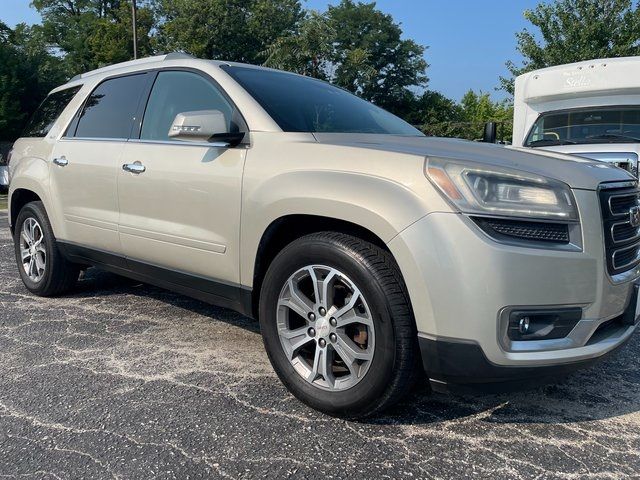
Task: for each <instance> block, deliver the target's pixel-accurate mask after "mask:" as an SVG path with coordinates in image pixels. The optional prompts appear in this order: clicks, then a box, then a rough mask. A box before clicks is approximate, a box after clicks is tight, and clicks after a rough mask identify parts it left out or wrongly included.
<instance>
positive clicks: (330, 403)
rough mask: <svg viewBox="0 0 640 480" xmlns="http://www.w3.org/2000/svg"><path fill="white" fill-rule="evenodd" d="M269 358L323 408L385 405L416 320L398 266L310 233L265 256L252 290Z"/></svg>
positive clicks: (381, 254)
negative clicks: (268, 260)
mask: <svg viewBox="0 0 640 480" xmlns="http://www.w3.org/2000/svg"><path fill="white" fill-rule="evenodd" d="M260 325H261V330H262V334H263V338H264V343H265V347H266V349H267V353H268V355H269V358H270V360H271V363H272V365H273V367H274V369H275V371H276V373H277V374H278V376H279V377H280V379H281V380H282V381H283V383H284V384H285V385H286V386H287V388H288V389H289V390H290V391H291V392H292V393H293V394H294V395H295V396H296V397H298V398H299V399H300V400H302V401H303V402H305V403H307V404H308V405H310V406H312V407H313V408H316V409H318V410H321V411H323V412H326V413H329V414H332V415H337V416H344V417H348V418H358V417H365V416H368V415H372V414H374V413H376V412H379V411H381V410H382V409H384V408H386V407H388V406H390V405H392V404H393V403H394V402H396V401H397V400H399V399H400V398H401V397H402V396H403V395H404V394H405V393H406V392H407V390H408V389H409V388H410V386H411V385H412V383H413V380H414V378H415V373H416V364H417V363H418V362H417V360H418V355H419V354H418V351H417V337H416V329H415V322H414V320H413V316H412V313H411V308H410V305H409V301H408V296H407V294H406V289H405V287H404V284H403V282H402V277H401V275H400V272H399V270H398V268H397V265H396V264H395V262H394V261H393V259H392V258H391V256H390V255H389V253H388V252H386V251H384V250H382V249H380V248H378V247H377V246H375V245H373V244H371V243H369V242H365V241H362V240H360V239H357V238H355V237H351V236H348V235H343V234H338V233H318V234H313V235H309V236H306V237H303V238H301V239H299V240H296V241H295V242H293V243H292V244H290V245H289V246H287V247H286V248H285V249H284V250H283V251H282V252H281V253H280V254H279V255H278V256H277V257H276V258H275V259H274V261H273V262H272V264H271V265H270V267H269V270H268V272H267V274H266V276H265V279H264V282H263V287H262V292H261V297H260Z"/></svg>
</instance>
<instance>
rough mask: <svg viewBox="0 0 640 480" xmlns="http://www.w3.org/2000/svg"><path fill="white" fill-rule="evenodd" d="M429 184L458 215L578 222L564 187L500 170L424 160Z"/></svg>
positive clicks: (574, 207)
mask: <svg viewBox="0 0 640 480" xmlns="http://www.w3.org/2000/svg"><path fill="white" fill-rule="evenodd" d="M425 173H426V175H427V177H428V178H429V180H431V182H433V184H434V185H435V186H436V187H437V188H438V189H439V190H440V191H441V192H442V193H443V194H444V196H445V197H446V198H447V199H449V200H450V201H451V202H452V203H453V204H454V205H455V206H456V208H458V209H459V210H460V211H461V212H464V213H468V214H475V215H485V216H486V215H491V216H509V217H525V218H536V219H548V220H565V221H569V222H576V221H578V210H577V209H576V203H575V199H574V197H573V194H572V193H571V189H570V188H569V187H568V186H567V185H565V184H564V183H562V182H560V181H557V180H553V179H550V178H546V177H541V176H538V175H534V174H530V173H525V172H520V171H517V170H511V169H506V168H501V167H493V166H482V165H478V164H473V163H468V162H462V161H457V160H453V161H449V160H443V159H438V158H428V159H427V163H426V165H425Z"/></svg>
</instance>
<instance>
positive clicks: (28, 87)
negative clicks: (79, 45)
mask: <svg viewBox="0 0 640 480" xmlns="http://www.w3.org/2000/svg"><path fill="white" fill-rule="evenodd" d="M62 70H63V69H62V60H61V59H60V58H58V57H55V56H52V55H50V53H49V52H48V49H47V47H46V43H45V42H44V40H43V34H42V30H41V28H40V27H39V26H32V27H28V26H27V25H24V24H19V25H17V26H16V28H15V29H13V30H11V29H10V28H8V27H7V26H6V25H5V24H4V23H2V22H0V140H13V139H15V138H16V137H17V136H18V135H19V133H20V132H21V131H22V129H23V127H24V125H25V123H26V122H27V120H28V119H29V116H30V115H31V112H33V111H34V110H35V109H36V108H37V106H38V104H39V103H40V101H41V100H42V99H43V98H44V97H45V96H46V94H47V93H48V92H49V90H51V89H52V88H53V87H55V86H57V85H59V84H60V83H62V82H63V81H64V74H63V73H62Z"/></svg>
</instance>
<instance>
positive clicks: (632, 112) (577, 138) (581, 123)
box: [525, 107, 640, 147]
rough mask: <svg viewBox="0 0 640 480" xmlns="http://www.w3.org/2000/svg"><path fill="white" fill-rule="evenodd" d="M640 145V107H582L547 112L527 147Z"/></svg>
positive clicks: (532, 133)
mask: <svg viewBox="0 0 640 480" xmlns="http://www.w3.org/2000/svg"><path fill="white" fill-rule="evenodd" d="M589 143H640V107H607V108H593V107H591V108H579V109H573V110H564V111H561V112H548V113H543V114H542V115H540V117H538V120H537V121H536V123H535V124H534V125H533V128H532V129H531V132H530V133H529V136H528V137H527V141H526V143H525V146H527V147H549V146H553V145H574V144H589Z"/></svg>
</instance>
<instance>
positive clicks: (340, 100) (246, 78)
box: [222, 65, 424, 136]
mask: <svg viewBox="0 0 640 480" xmlns="http://www.w3.org/2000/svg"><path fill="white" fill-rule="evenodd" d="M222 68H224V69H225V71H226V72H227V73H228V74H229V75H231V76H232V77H233V78H234V79H235V80H236V81H237V82H238V83H239V84H240V85H241V86H242V87H243V88H244V89H245V90H246V91H247V92H249V94H250V95H251V96H252V97H253V98H255V99H256V101H257V102H258V103H259V104H260V105H261V106H262V108H264V109H265V110H266V111H267V113H268V114H269V115H271V117H272V118H273V119H274V120H275V121H276V123H277V124H278V125H279V126H280V128H282V130H283V131H285V132H325V133H376V134H386V135H410V136H424V135H423V134H422V133H421V132H420V131H419V130H417V129H415V128H413V127H412V126H411V125H409V124H408V123H406V122H405V121H404V120H401V119H399V118H398V117H396V116H395V115H392V114H391V113H389V112H387V111H385V110H383V109H381V108H379V107H376V106H375V105H373V104H371V103H369V102H367V101H365V100H362V99H360V98H358V97H356V96H355V95H352V94H351V93H349V92H347V91H345V90H342V89H340V88H337V87H334V86H332V85H330V84H328V83H326V82H323V81H320V80H316V79H314V78H310V77H303V76H300V75H294V74H291V73H286V72H278V71H274V70H264V69H258V68H251V67H238V66H228V65H225V66H223V67H222Z"/></svg>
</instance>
